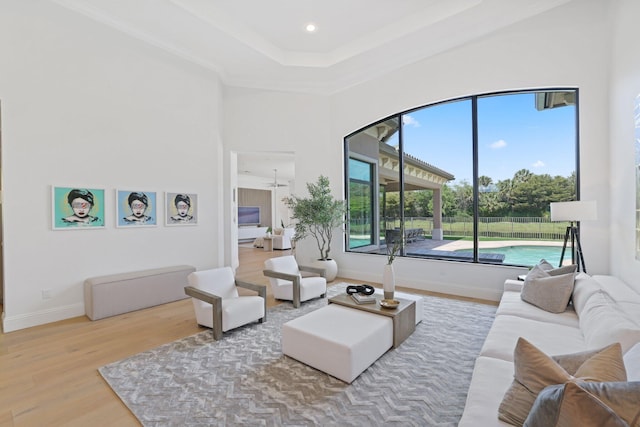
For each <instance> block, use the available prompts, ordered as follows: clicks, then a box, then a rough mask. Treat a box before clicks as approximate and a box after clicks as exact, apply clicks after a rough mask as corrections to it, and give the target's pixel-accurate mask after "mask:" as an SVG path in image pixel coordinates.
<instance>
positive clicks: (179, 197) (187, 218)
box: [165, 192, 198, 225]
mask: <svg viewBox="0 0 640 427" xmlns="http://www.w3.org/2000/svg"><path fill="white" fill-rule="evenodd" d="M165 206H166V212H165V223H166V225H197V224H198V195H197V194H194V193H169V192H167V193H165Z"/></svg>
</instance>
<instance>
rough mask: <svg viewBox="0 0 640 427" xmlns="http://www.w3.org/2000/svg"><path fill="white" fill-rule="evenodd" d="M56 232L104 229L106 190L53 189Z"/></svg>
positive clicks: (54, 227)
mask: <svg viewBox="0 0 640 427" xmlns="http://www.w3.org/2000/svg"><path fill="white" fill-rule="evenodd" d="M51 203H52V209H51V222H52V227H53V229H54V230H74V229H81V230H86V229H89V228H104V212H105V210H104V189H98V188H85V187H55V186H52V187H51Z"/></svg>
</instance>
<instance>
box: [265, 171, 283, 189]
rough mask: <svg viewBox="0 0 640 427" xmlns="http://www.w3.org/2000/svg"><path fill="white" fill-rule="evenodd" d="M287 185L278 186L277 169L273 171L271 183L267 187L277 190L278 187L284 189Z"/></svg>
mask: <svg viewBox="0 0 640 427" xmlns="http://www.w3.org/2000/svg"><path fill="white" fill-rule="evenodd" d="M286 186H287V184H278V169H274V170H273V182H272V183H271V184H269V187H274V188H278V187H286Z"/></svg>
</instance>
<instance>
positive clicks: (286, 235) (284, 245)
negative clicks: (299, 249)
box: [271, 228, 296, 250]
mask: <svg viewBox="0 0 640 427" xmlns="http://www.w3.org/2000/svg"><path fill="white" fill-rule="evenodd" d="M274 232H275V234H274V235H273V236H272V238H271V239H272V240H273V249H280V250H286V249H291V239H292V238H293V235H294V234H295V233H296V230H295V228H276V229H275V230H274Z"/></svg>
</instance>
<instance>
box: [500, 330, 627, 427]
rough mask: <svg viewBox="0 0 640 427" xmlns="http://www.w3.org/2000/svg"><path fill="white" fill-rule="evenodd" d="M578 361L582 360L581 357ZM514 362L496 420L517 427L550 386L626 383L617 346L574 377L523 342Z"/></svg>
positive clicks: (589, 360)
mask: <svg viewBox="0 0 640 427" xmlns="http://www.w3.org/2000/svg"><path fill="white" fill-rule="evenodd" d="M579 357H580V358H584V353H581V354H579ZM565 358H566V356H565ZM513 360H514V379H513V382H512V383H511V387H509V389H508V390H507V392H506V393H505V395H504V399H503V400H502V402H501V404H500V407H499V409H498V418H499V419H500V420H502V421H505V422H507V423H510V424H513V425H516V426H521V425H522V424H523V423H524V421H525V419H526V418H527V416H528V414H529V411H530V410H531V407H532V406H533V403H534V402H535V400H536V397H537V396H538V393H540V392H541V391H542V390H543V389H544V388H545V387H547V386H549V385H554V384H564V383H565V382H567V381H571V380H573V379H574V377H575V378H578V379H582V380H586V381H603V382H604V381H626V380H627V375H626V372H625V369H624V363H623V361H622V351H621V348H620V345H619V344H614V345H611V346H608V347H605V348H603V349H601V350H599V351H597V352H595V353H594V354H593V355H591V357H589V358H587V359H586V360H585V361H584V363H582V364H581V365H580V367H579V368H578V369H577V370H576V372H575V374H574V375H572V374H570V373H569V372H567V371H566V370H565V369H564V368H563V367H562V366H561V365H559V364H558V363H557V362H555V361H554V360H553V359H552V358H551V357H549V356H548V355H546V354H545V353H544V352H543V351H541V350H540V349H538V348H537V347H536V346H534V345H533V344H531V343H530V342H528V341H527V340H526V339H523V338H520V339H518V343H517V344H516V347H515V350H514V355H513Z"/></svg>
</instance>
